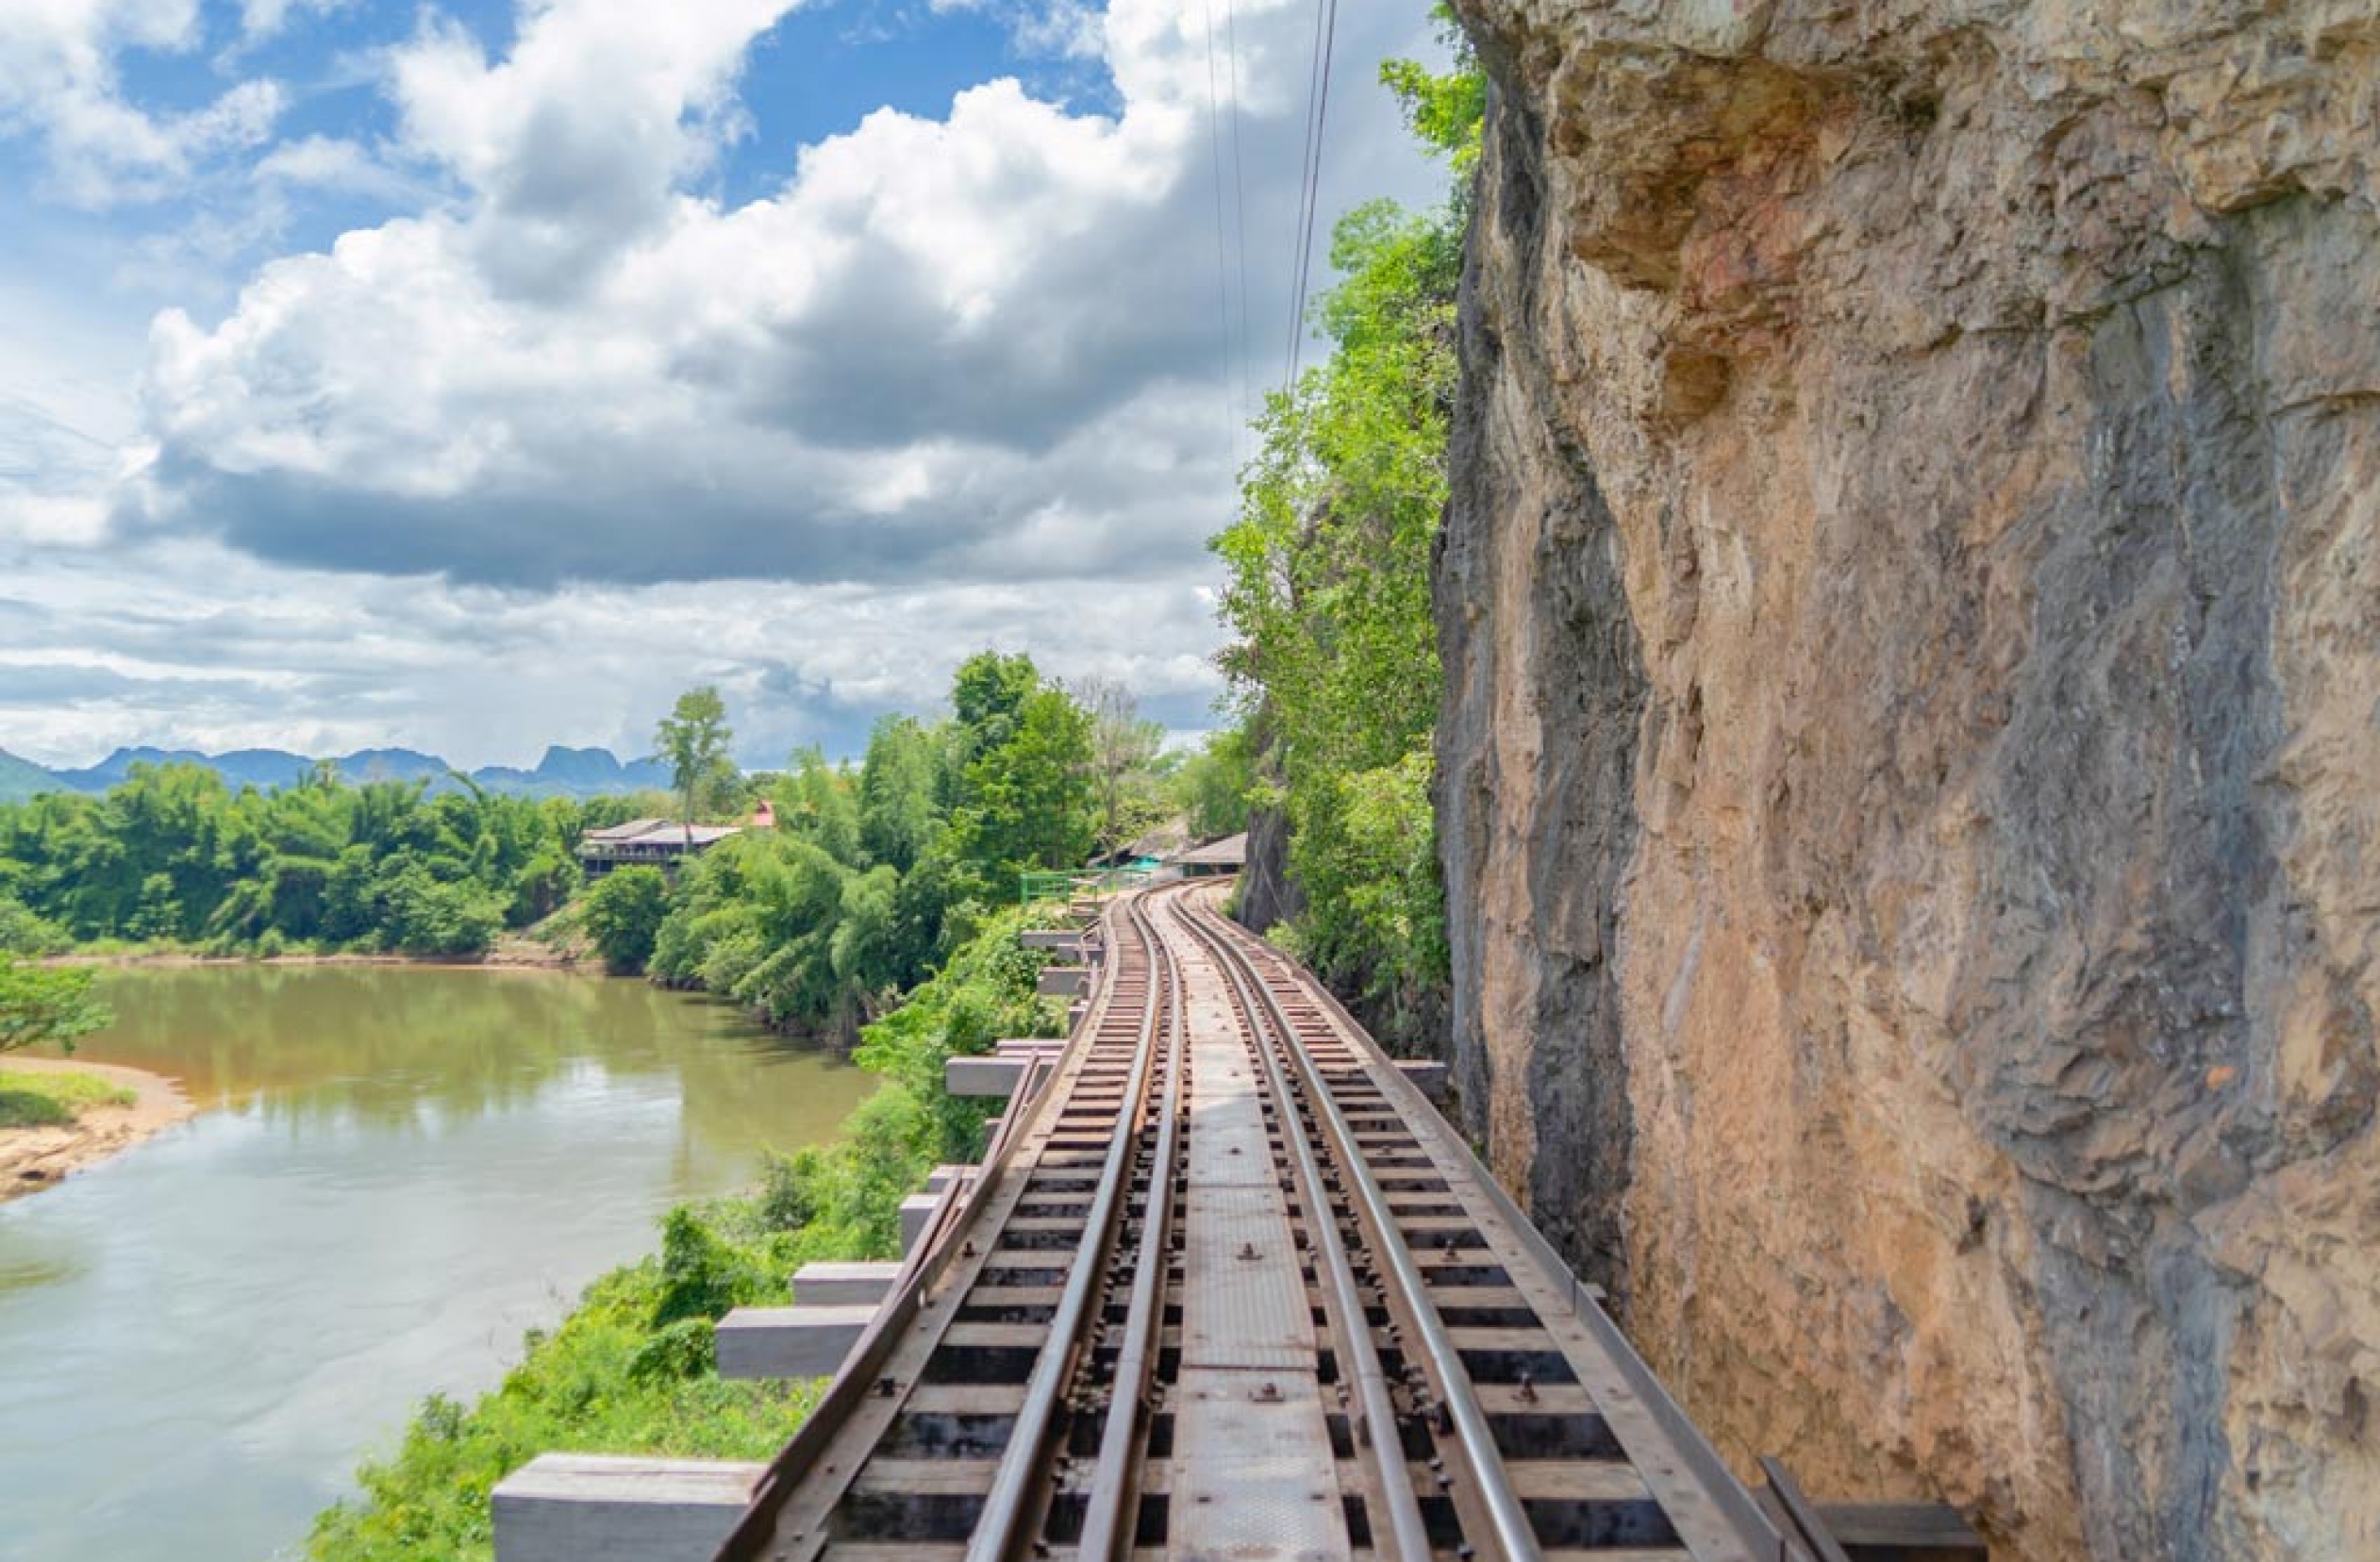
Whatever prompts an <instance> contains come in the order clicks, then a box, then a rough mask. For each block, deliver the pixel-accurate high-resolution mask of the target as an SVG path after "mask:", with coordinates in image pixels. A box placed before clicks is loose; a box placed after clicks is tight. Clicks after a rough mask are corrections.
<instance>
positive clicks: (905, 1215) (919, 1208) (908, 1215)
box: [901, 1193, 942, 1253]
mask: <svg viewBox="0 0 2380 1562" xmlns="http://www.w3.org/2000/svg"><path fill="white" fill-rule="evenodd" d="M941 1202H942V1198H941V1195H940V1194H939V1193H912V1194H910V1195H909V1196H908V1197H907V1198H906V1199H903V1200H902V1201H901V1251H902V1252H903V1253H907V1252H910V1251H912V1250H913V1249H915V1248H916V1246H917V1242H918V1238H921V1237H923V1236H924V1235H925V1222H926V1221H930V1220H932V1219H933V1218H934V1206H935V1205H939V1204H940V1203H941Z"/></svg>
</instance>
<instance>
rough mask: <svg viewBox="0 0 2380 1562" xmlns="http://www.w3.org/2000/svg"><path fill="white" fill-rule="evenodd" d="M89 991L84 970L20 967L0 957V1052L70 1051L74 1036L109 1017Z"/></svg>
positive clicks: (86, 1032) (11, 957)
mask: <svg viewBox="0 0 2380 1562" xmlns="http://www.w3.org/2000/svg"><path fill="white" fill-rule="evenodd" d="M91 988H92V972H90V971H88V970H83V969H78V968H75V967H68V966H37V965H25V964H24V963H22V962H21V961H19V960H18V959H17V957H16V956H15V955H0V1053H11V1052H15V1051H17V1050H18V1049H20V1048H23V1047H38V1046H48V1045H55V1046H57V1047H58V1050H59V1051H61V1052H73V1051H74V1050H75V1039H76V1038H78V1037H83V1036H88V1035H90V1034H91V1033H92V1031H95V1030H97V1029H99V1028H100V1027H101V1026H103V1025H105V1024H107V1023H108V1022H109V1021H110V1020H111V1019H113V1018H114V1017H113V1016H112V1015H110V1014H109V1013H108V1006H107V1005H105V1004H102V1003H100V1002H99V1001H98V1000H97V999H96V998H93V997H92V994H91Z"/></svg>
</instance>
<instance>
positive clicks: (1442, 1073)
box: [1397, 1057, 1446, 1101]
mask: <svg viewBox="0 0 2380 1562" xmlns="http://www.w3.org/2000/svg"><path fill="white" fill-rule="evenodd" d="M1397 1072H1399V1073H1401V1074H1403V1075H1404V1076H1405V1077H1406V1078H1407V1079H1409V1080H1411V1081H1412V1082H1413V1083H1414V1084H1415V1085H1416V1086H1418V1087H1420V1088H1421V1091H1422V1093H1423V1095H1425V1096H1427V1097H1429V1098H1430V1099H1431V1100H1432V1101H1443V1100H1445V1099H1446V1065H1445V1064H1443V1063H1441V1062H1440V1061H1439V1060H1438V1059H1437V1058H1435V1057H1400V1058H1398V1059H1397Z"/></svg>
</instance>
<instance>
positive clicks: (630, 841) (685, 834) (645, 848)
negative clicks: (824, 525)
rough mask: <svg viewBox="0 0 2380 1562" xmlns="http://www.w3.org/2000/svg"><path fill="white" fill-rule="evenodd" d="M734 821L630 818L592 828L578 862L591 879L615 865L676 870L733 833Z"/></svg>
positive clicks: (583, 839)
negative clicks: (622, 822) (713, 822)
mask: <svg viewBox="0 0 2380 1562" xmlns="http://www.w3.org/2000/svg"><path fill="white" fill-rule="evenodd" d="M742 833H743V832H742V831H741V830H740V829H738V828H737V827H736V826H735V825H733V824H681V823H677V822H676V821H675V820H673V819H631V820H630V821H628V822H627V823H625V824H614V825H613V826H612V827H611V828H609V829H607V830H590V831H588V832H587V833H586V834H585V835H583V836H581V837H580V838H579V840H578V866H579V868H580V869H581V870H582V871H583V872H585V873H586V875H587V876H588V877H589V878H590V879H599V878H601V877H603V876H604V875H605V874H606V873H608V872H611V871H612V870H613V869H614V868H628V867H634V866H638V865H642V866H645V867H650V868H659V869H663V870H665V871H674V869H675V868H676V867H677V865H678V864H679V863H681V862H683V861H685V860H686V859H687V858H688V857H691V856H701V855H702V854H703V853H705V852H707V851H709V850H710V849H711V848H712V847H713V846H716V845H718V844H719V843H720V842H721V841H723V840H724V839H727V838H728V837H729V836H731V835H741V834H742Z"/></svg>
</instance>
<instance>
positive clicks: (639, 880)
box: [586, 863, 670, 976]
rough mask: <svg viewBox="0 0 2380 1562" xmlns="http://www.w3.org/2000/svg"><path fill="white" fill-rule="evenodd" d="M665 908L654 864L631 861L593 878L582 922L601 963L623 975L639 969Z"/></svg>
mask: <svg viewBox="0 0 2380 1562" xmlns="http://www.w3.org/2000/svg"><path fill="white" fill-rule="evenodd" d="M669 909H670V885H669V880H668V879H667V878H665V877H663V876H662V873H661V870H659V869H658V868H653V867H648V866H646V865H644V864H642V863H633V864H631V865H629V866H628V867H625V868H614V869H613V870H612V871H611V872H608V873H606V874H605V875H604V876H603V877H601V878H599V879H597V880H596V881H595V882H594V884H593V886H592V887H591V888H590V889H588V891H587V908H586V922H587V932H588V934H589V935H590V936H591V938H593V939H594V940H595V950H596V952H597V953H598V954H600V955H603V957H604V965H605V966H606V967H607V968H608V969H609V970H611V971H613V972H617V973H619V974H621V975H626V976H633V975H635V974H637V973H639V972H641V971H643V970H644V968H645V966H646V964H647V963H648V962H649V961H650V960H651V959H652V958H653V945H654V941H655V940H656V939H657V938H659V936H660V932H661V922H662V921H663V919H664V918H666V917H667V916H668V915H669Z"/></svg>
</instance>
